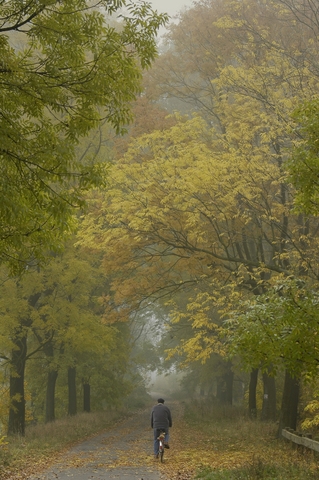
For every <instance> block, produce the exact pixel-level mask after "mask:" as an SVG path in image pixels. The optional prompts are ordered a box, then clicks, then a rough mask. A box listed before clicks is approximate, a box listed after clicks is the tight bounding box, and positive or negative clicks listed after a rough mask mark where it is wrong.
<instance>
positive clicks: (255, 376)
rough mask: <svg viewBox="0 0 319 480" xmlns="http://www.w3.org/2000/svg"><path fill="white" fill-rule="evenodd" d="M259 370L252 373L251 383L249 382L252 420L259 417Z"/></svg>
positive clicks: (249, 407)
mask: <svg viewBox="0 0 319 480" xmlns="http://www.w3.org/2000/svg"><path fill="white" fill-rule="evenodd" d="M258 370H259V369H258V368H255V369H254V370H252V371H251V372H250V381H249V397H248V411H249V416H250V418H256V417H257V400H256V392H257V380H258Z"/></svg>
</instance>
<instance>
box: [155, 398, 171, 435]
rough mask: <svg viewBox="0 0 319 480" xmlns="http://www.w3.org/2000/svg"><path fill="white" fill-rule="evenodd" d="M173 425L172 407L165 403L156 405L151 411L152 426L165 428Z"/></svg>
mask: <svg viewBox="0 0 319 480" xmlns="http://www.w3.org/2000/svg"><path fill="white" fill-rule="evenodd" d="M171 426H172V415H171V412H170V409H169V408H168V407H166V405H164V404H163V403H158V404H157V405H154V407H153V409H152V413H151V427H152V428H165V429H168V427H171Z"/></svg>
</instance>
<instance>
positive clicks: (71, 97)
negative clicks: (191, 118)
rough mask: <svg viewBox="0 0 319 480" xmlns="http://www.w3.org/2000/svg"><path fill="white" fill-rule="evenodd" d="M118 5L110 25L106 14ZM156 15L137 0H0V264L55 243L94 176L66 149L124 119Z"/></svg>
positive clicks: (151, 51) (24, 260)
mask: <svg viewBox="0 0 319 480" xmlns="http://www.w3.org/2000/svg"><path fill="white" fill-rule="evenodd" d="M124 4H126V11H127V14H123V16H122V22H121V27H120V28H118V29H116V28H114V26H111V25H110V24H109V23H108V17H109V15H112V14H115V13H116V12H118V11H119V10H120V8H121V7H122V6H124ZM166 19H167V16H166V15H158V14H157V13H156V12H154V11H152V10H151V7H150V4H147V3H143V2H142V3H138V4H134V3H131V2H124V1H121V0H120V1H115V0H114V1H109V0H101V1H98V2H93V4H92V2H89V1H86V0H70V1H68V2H60V1H57V0H50V1H40V2H39V1H37V0H31V1H29V2H27V3H24V2H17V1H16V0H9V1H7V2H2V3H1V6H0V35H1V46H0V53H1V55H0V56H1V68H0V92H1V98H2V102H1V118H0V131H1V152H0V153H1V158H0V164H1V172H2V173H1V180H0V190H1V198H0V200H1V201H0V214H1V235H0V261H2V262H7V263H8V264H9V265H10V266H11V268H12V269H13V270H14V271H20V270H23V269H24V268H25V266H26V264H28V263H30V262H33V261H34V259H38V260H40V259H43V257H45V255H46V253H47V251H48V250H50V249H53V250H56V249H58V248H59V247H61V245H62V243H63V238H64V236H65V234H67V233H68V232H69V230H70V229H71V228H72V225H73V219H72V215H73V213H74V207H79V206H82V205H83V202H84V195H83V194H84V192H85V191H86V190H87V188H88V187H89V185H90V184H101V182H103V175H102V170H101V168H100V167H99V166H98V165H94V164H92V163H91V161H90V158H89V157H87V158H86V159H81V161H79V159H78V158H77V156H76V152H75V147H76V145H77V144H78V142H79V139H80V138H81V137H83V136H86V135H87V134H88V133H89V132H90V130H91V129H92V128H95V127H97V126H98V125H99V122H100V121H101V120H103V119H105V120H107V122H108V123H109V124H110V125H112V126H113V127H114V128H115V129H116V130H117V131H121V129H122V127H123V125H125V124H127V123H128V121H129V120H130V119H131V113H130V104H131V102H132V101H133V100H134V99H135V97H136V95H137V94H138V93H139V92H140V90H141V86H140V81H141V69H143V68H146V67H148V66H149V65H150V63H151V62H152V60H153V59H154V57H155V55H156V43H155V35H156V32H157V30H158V28H159V27H160V25H163V24H164V23H165V20H166Z"/></svg>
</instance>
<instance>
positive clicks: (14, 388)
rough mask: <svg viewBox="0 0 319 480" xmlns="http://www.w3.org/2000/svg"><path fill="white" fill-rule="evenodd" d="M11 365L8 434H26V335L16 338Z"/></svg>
mask: <svg viewBox="0 0 319 480" xmlns="http://www.w3.org/2000/svg"><path fill="white" fill-rule="evenodd" d="M14 344H15V348H14V349H13V350H12V359H11V367H10V408H9V422H8V435H13V434H19V435H23V436H24V434H25V397H24V372H25V362H26V356H27V337H26V335H24V336H22V337H21V336H20V335H17V337H16V338H15V339H14Z"/></svg>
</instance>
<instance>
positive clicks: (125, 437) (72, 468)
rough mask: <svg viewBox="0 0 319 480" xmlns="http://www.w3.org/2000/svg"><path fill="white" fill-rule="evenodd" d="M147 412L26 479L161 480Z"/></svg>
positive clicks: (123, 422)
mask: <svg viewBox="0 0 319 480" xmlns="http://www.w3.org/2000/svg"><path fill="white" fill-rule="evenodd" d="M149 418H150V413H149V411H148V410H147V411H144V412H140V413H138V414H137V415H136V416H134V418H130V419H127V420H125V421H122V422H121V423H119V424H118V425H116V426H114V427H112V429H110V430H109V431H107V432H105V433H103V434H101V435H98V436H96V437H94V438H91V439H89V440H86V441H84V442H83V443H81V444H79V445H77V446H75V447H73V448H72V449H71V450H69V451H68V452H66V453H65V454H63V455H61V457H60V458H59V459H58V460H57V462H56V463H55V464H53V465H52V466H51V467H50V469H49V470H47V471H44V472H41V473H39V474H37V475H33V476H32V477H29V479H28V480H111V479H121V480H164V478H165V477H164V476H163V475H161V473H160V469H159V467H160V466H159V464H158V461H156V460H154V458H153V451H152V450H153V448H152V447H153V445H152V433H153V432H152V429H151V428H150V420H149Z"/></svg>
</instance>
